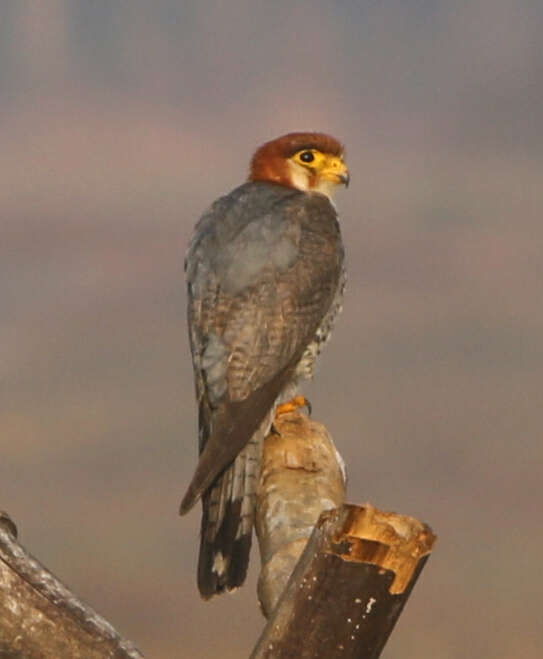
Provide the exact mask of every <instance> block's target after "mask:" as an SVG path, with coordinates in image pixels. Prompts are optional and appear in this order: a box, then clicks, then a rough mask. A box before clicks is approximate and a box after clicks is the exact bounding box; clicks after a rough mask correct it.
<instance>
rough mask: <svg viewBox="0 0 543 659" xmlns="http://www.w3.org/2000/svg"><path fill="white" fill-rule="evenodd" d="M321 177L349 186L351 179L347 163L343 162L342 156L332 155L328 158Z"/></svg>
mask: <svg viewBox="0 0 543 659" xmlns="http://www.w3.org/2000/svg"><path fill="white" fill-rule="evenodd" d="M320 175H321V177H324V178H325V179H328V180H329V181H332V183H336V184H341V185H344V186H345V187H346V188H347V187H349V182H350V180H351V177H350V174H349V170H348V168H347V165H346V164H345V163H344V162H343V159H342V158H338V157H337V156H332V157H331V158H329V159H328V162H327V163H326V167H325V168H324V169H323V170H321V172H320Z"/></svg>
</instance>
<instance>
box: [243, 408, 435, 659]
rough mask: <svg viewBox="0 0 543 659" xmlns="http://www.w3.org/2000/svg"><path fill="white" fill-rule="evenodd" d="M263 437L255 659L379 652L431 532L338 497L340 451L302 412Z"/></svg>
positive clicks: (371, 658)
mask: <svg viewBox="0 0 543 659" xmlns="http://www.w3.org/2000/svg"><path fill="white" fill-rule="evenodd" d="M274 426H275V428H276V433H275V434H270V435H269V436H268V437H267V438H266V440H265V443H264V452H263V459H262V473H261V480H260V487H259V491H258V495H257V519H256V531H257V536H258V540H259V545H260V554H261V562H262V569H261V573H260V578H259V583H258V594H259V599H260V603H261V607H262V610H263V612H264V615H265V616H266V617H267V618H268V624H267V626H266V628H265V629H264V631H263V633H262V635H261V637H260V640H259V642H258V644H257V646H256V648H255V649H254V651H253V654H252V655H251V659H265V658H266V659H319V658H321V659H335V658H336V657H337V658H339V657H342V658H343V659H351V658H353V659H354V657H356V658H357V659H377V657H379V655H380V654H381V651H382V649H383V647H384V645H385V643H386V641H387V639H388V637H389V635H390V633H391V631H392V629H393V627H394V625H395V623H396V620H397V619H398V616H399V615H400V613H401V611H402V609H403V607H404V605H405V602H406V601H407V598H408V597H409V594H410V592H411V589H412V588H413V585H414V584H415V582H416V580H417V578H418V575H419V574H420V571H421V570H422V568H423V566H424V564H425V562H426V560H427V558H428V555H429V554H430V552H431V550H432V546H433V544H434V542H435V540H436V537H435V536H434V534H433V533H432V531H431V529H430V528H429V527H428V526H426V525H425V524H422V523H421V522H419V521H417V520H416V519H414V518H412V517H408V516H406V515H398V514H395V513H387V512H382V511H380V510H377V509H376V508H374V507H373V506H371V505H370V504H367V505H364V506H353V505H346V504H343V499H344V494H345V480H346V479H345V472H344V466H343V460H342V459H341V457H340V456H339V454H338V453H337V450H336V449H335V447H334V443H333V441H332V438H331V437H330V435H329V433H328V431H327V430H326V428H325V427H324V426H323V425H322V424H320V423H317V422H315V421H313V420H310V419H308V418H307V417H306V416H305V415H304V414H302V413H301V412H299V411H296V412H293V413H290V414H287V415H284V416H280V417H278V418H277V419H276V420H275V422H274Z"/></svg>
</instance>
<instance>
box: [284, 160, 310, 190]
mask: <svg viewBox="0 0 543 659" xmlns="http://www.w3.org/2000/svg"><path fill="white" fill-rule="evenodd" d="M288 166H289V169H290V182H291V185H292V187H294V188H297V189H298V190H302V191H303V192H307V191H308V190H309V173H308V171H307V170H306V169H305V167H301V166H300V165H297V164H296V163H294V162H289V163H288Z"/></svg>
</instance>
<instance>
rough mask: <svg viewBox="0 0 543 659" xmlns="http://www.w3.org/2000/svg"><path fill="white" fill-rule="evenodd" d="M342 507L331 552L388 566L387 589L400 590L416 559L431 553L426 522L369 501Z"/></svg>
mask: <svg viewBox="0 0 543 659" xmlns="http://www.w3.org/2000/svg"><path fill="white" fill-rule="evenodd" d="M345 508H346V509H347V515H346V519H345V523H344V525H343V528H342V529H341V531H340V532H339V533H338V535H337V536H336V538H334V551H333V553H335V554H336V555H337V556H339V557H340V558H342V559H343V560H346V561H356V562H360V563H371V564H373V565H378V566H379V567H381V568H383V569H384V570H391V571H392V572H394V575H395V576H394V581H393V582H392V584H391V586H390V589H389V591H390V593H391V594H392V595H398V594H400V593H403V592H404V590H405V589H406V588H407V586H408V584H409V582H410V581H411V577H412V576H413V573H414V572H415V569H416V567H417V565H418V562H419V561H420V559H421V558H423V557H424V556H427V555H428V554H430V553H431V551H432V548H433V546H434V544H435V542H436V540H437V536H436V535H434V533H433V532H432V529H431V528H430V527H429V526H427V525H426V524H424V523H422V522H420V521H419V520H417V519H415V518H414V517H409V516H408V515H398V514H397V513H391V512H384V511H382V510H378V509H377V508H375V507H374V506H372V505H371V504H366V505H364V506H354V505H348V504H346V505H345Z"/></svg>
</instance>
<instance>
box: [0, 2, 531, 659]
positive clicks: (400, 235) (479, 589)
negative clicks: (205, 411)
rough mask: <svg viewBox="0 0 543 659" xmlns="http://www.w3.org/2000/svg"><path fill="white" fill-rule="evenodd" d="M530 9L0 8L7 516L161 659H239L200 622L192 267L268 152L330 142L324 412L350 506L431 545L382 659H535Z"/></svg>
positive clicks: (450, 5) (1, 359)
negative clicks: (189, 322)
mask: <svg viewBox="0 0 543 659" xmlns="http://www.w3.org/2000/svg"><path fill="white" fill-rule="evenodd" d="M542 31H543V5H542V4H541V2H539V0H517V1H516V2H513V0H472V1H471V2H464V1H461V0H448V1H447V2H445V0H441V1H439V0H435V1H431V0H380V1H379V2H376V1H374V0H368V1H356V2H355V1H353V0H345V1H343V2H330V1H329V0H327V1H324V0H300V2H292V0H288V1H287V0H279V1H278V2H273V3H272V2H264V1H262V0H258V1H255V0H232V1H230V2H220V1H219V0H201V1H200V2H198V3H196V2H183V1H182V0H154V2H152V3H150V2H145V1H143V0H130V2H121V1H116V0H3V2H2V4H1V8H0V94H1V103H0V144H1V147H0V269H1V276H0V300H1V309H2V311H1V316H0V368H1V372H0V376H1V382H0V387H1V394H0V395H1V417H0V434H1V456H2V457H1V461H0V483H1V488H0V493H1V497H0V507H1V508H4V509H5V510H7V511H8V512H9V513H10V514H11V515H12V517H13V519H14V520H15V521H16V523H17V524H18V526H19V530H20V538H21V541H22V543H23V544H24V545H25V546H27V548H29V549H30V550H31V551H32V552H33V553H34V554H35V555H36V556H37V557H38V558H39V559H40V560H41V561H42V562H43V563H45V564H46V565H47V566H48V567H49V568H50V569H51V570H52V571H53V572H55V573H56V574H57V575H58V576H60V577H61V578H62V579H63V580H64V581H65V582H66V583H67V584H68V585H69V586H70V587H71V588H73V589H74V590H75V592H76V593H78V594H79V595H80V596H81V597H83V598H84V599H85V600H87V601H88V602H89V603H91V604H92V606H94V607H95V608H96V609H97V610H98V611H99V612H100V613H101V614H103V615H104V616H105V617H106V618H108V619H109V620H110V621H111V622H112V623H113V624H114V625H115V626H116V627H117V628H118V629H119V631H120V632H121V633H122V634H123V635H125V636H126V637H128V638H130V639H131V640H133V641H134V642H135V643H136V644H137V645H138V646H139V647H140V648H141V650H142V651H143V652H145V653H146V655H147V656H149V657H152V658H158V659H162V658H166V659H169V658H172V659H176V658H178V657H181V658H184V657H191V658H192V657H194V658H195V659H207V658H210V657H216V656H220V657H221V658H222V659H230V658H239V657H247V656H248V655H249V652H250V650H251V648H252V647H253V645H254V643H255V641H256V639H257V637H258V635H259V633H260V631H261V629H262V627H263V618H262V617H261V615H260V613H259V611H258V607H257V602H256V594H255V585H256V576H257V573H258V559H257V553H256V552H255V554H254V556H253V559H254V560H253V567H252V570H251V574H250V578H249V579H248V582H247V584H246V586H245V587H244V588H243V589H241V590H240V591H238V592H237V593H235V594H233V595H231V596H228V597H222V598H218V599H216V600H214V601H211V602H208V603H204V602H202V601H200V598H199V596H198V593H197V589H196V585H195V567H196V557H197V547H198V533H199V511H196V510H195V511H194V512H192V513H191V514H190V515H189V516H188V517H185V518H182V519H181V518H179V517H178V515H177V508H178V504H179V502H180V498H181V495H182V494H183V491H184V489H185V487H186V485H187V483H188V481H189V478H190V477H191V475H192V472H193V469H194V467H195V463H196V407H195V402H194V396H193V383H192V371H191V363H190V357H189V351H188V345H187V337H186V328H185V290H184V278H183V257H184V252H185V248H186V246H187V241H188V239H189V236H190V234H191V231H192V227H193V225H194V223H195V221H196V220H197V218H198V216H199V214H200V213H201V212H202V211H203V210H204V209H205V208H206V207H207V206H208V204H209V203H210V202H211V201H212V200H213V199H214V198H216V197H217V196H218V195H220V194H222V193H225V192H228V191H229V190H230V189H232V188H233V187H235V186H236V185H238V184H239V183H241V182H242V181H243V179H244V177H245V175H246V171H247V166H248V161H249V158H250V155H251V153H252V151H253V150H254V148H255V147H256V146H257V145H258V144H259V143H262V142H263V141H266V140H268V139H271V138H273V137H276V136H278V135H280V134H282V133H285V132H288V131H291V130H320V131H325V132H330V133H331V134H333V135H335V136H337V137H338V138H340V139H342V140H343V141H344V142H345V144H346V145H347V157H348V162H349V165H350V168H351V173H352V184H351V187H350V188H349V190H348V191H346V192H340V193H339V194H338V197H337V205H338V207H339V209H340V212H341V220H342V230H343V235H344V240H345V243H346V247H347V254H348V268H349V284H348V290H347V294H346V299H345V305H344V312H343V314H342V316H341V318H340V319H339V322H338V323H337V329H336V331H335V334H334V337H333V340H332V342H331V343H330V345H329V347H328V348H327V350H326V351H325V353H324V355H323V357H322V359H321V361H320V365H319V368H318V373H317V378H316V380H315V382H314V383H313V384H311V385H310V386H308V387H307V388H306V390H305V393H307V395H308V397H309V398H310V399H311V401H312V404H313V415H314V418H316V419H318V420H320V421H323V422H324V423H325V424H326V425H327V427H328V428H329V429H330V431H331V432H332V434H333V436H334V438H335V441H336V443H337V446H338V448H339V450H340V452H341V453H342V454H343V456H344V458H345V460H346V462H347V466H348V471H349V475H350V482H349V500H350V501H352V502H364V501H368V500H369V501H371V502H372V503H374V504H375V505H377V506H379V507H382V508H384V509H389V510H396V511H398V512H402V513H407V514H411V515H414V516H416V517H418V518H420V519H422V520H424V521H426V522H428V523H429V524H430V525H431V526H432V527H433V528H434V529H435V531H436V532H437V533H438V534H439V542H438V545H437V547H436V550H435V553H434V555H433V556H432V558H431V560H430V561H429V563H428V564H427V566H426V569H425V570H424V573H423V575H422V577H421V579H420V580H419V583H418V584H417V586H416V587H415V590H414V591H413V594H412V596H411V599H410V601H409V603H408V605H407V607H406V610H405V612H404V614H403V615H402V617H401V618H400V621H399V623H398V625H397V627H396V629H395V631H394V632H393V634H392V637H391V639H390V642H389V643H388V645H387V648H386V650H385V652H384V654H383V657H384V658H385V659H414V658H415V657H416V658H417V659H418V658H420V657H424V658H434V657H438V658H439V659H456V658H457V657H485V658H486V657H492V658H497V659H500V658H506V657H507V658H511V657H522V658H523V659H537V658H540V657H541V656H542V655H543V627H542V625H541V620H540V617H541V616H540V607H541V601H542V587H543V583H542V582H543V579H542V576H541V572H540V569H539V567H538V566H539V565H540V559H541V549H542V546H543V525H542V524H541V503H542V500H541V494H540V492H541V478H542V476H541V464H542V459H543V447H542V442H541V439H542V434H543V433H542V423H541V405H542V395H541V390H542V378H543V348H542V341H541V334H542V329H543V305H542V300H541V288H542V285H541V284H542V278H543V257H542V245H543V223H542V221H541V207H542V206H543V185H542V183H543V177H542V175H543V125H542V124H543V122H542V116H543V47H542V43H543V42H542V40H541V34H542Z"/></svg>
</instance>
